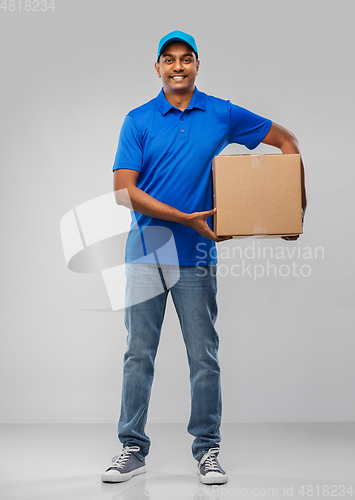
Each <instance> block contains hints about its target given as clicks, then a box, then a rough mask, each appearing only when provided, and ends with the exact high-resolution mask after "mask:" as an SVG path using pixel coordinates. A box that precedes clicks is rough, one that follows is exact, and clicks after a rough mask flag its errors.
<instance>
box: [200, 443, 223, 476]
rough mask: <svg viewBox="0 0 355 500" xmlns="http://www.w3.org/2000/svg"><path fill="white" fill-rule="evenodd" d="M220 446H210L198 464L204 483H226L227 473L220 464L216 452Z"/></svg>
mask: <svg viewBox="0 0 355 500" xmlns="http://www.w3.org/2000/svg"><path fill="white" fill-rule="evenodd" d="M218 452H219V448H210V449H209V450H208V452H207V453H205V454H204V455H203V457H202V458H201V459H200V461H199V463H198V465H197V474H198V475H199V476H200V481H201V483H202V484H224V483H226V482H227V479H228V477H227V473H226V471H224V470H223V469H222V467H221V466H220V465H219V463H218V460H217V456H216V453H218Z"/></svg>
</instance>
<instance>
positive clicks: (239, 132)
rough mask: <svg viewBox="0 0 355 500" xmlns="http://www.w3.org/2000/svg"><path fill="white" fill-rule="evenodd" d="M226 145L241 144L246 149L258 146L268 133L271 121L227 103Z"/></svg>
mask: <svg viewBox="0 0 355 500" xmlns="http://www.w3.org/2000/svg"><path fill="white" fill-rule="evenodd" d="M229 117H230V128H229V139H228V144H231V143H237V144H243V145H244V146H246V147H247V148H248V149H254V148H256V146H258V145H259V144H260V143H261V142H262V140H263V139H264V138H265V136H266V134H267V133H268V132H269V130H270V127H271V124H272V121H271V120H269V119H267V118H263V117H262V116H259V115H256V114H255V113H252V112H251V111H248V110H247V109H245V108H242V107H240V106H237V105H236V104H232V103H231V102H229Z"/></svg>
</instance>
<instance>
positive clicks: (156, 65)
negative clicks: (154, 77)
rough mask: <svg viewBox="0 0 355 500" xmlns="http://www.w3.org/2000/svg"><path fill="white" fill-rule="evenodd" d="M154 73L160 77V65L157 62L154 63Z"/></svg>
mask: <svg viewBox="0 0 355 500" xmlns="http://www.w3.org/2000/svg"><path fill="white" fill-rule="evenodd" d="M155 71H156V72H157V73H158V76H159V78H160V77H161V75H160V64H159V63H158V62H156V63H155Z"/></svg>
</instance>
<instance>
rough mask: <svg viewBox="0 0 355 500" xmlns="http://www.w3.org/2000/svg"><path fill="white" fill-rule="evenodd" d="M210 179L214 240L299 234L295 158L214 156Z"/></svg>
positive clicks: (298, 180) (298, 170)
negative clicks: (218, 238) (213, 209)
mask: <svg viewBox="0 0 355 500" xmlns="http://www.w3.org/2000/svg"><path fill="white" fill-rule="evenodd" d="M212 178H213V203H214V207H217V213H216V215H214V217H213V231H214V232H215V233H216V234H217V236H236V237H238V236H239V237H246V236H255V235H259V236H260V237H279V236H287V235H294V234H300V233H302V196H301V165H300V155H299V154H267V155H229V156H227V155H226V156H223V155H221V156H216V157H215V158H214V159H213V162H212Z"/></svg>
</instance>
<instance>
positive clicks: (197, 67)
mask: <svg viewBox="0 0 355 500" xmlns="http://www.w3.org/2000/svg"><path fill="white" fill-rule="evenodd" d="M199 68H200V61H199V60H197V61H196V74H197V73H198V70H199Z"/></svg>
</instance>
